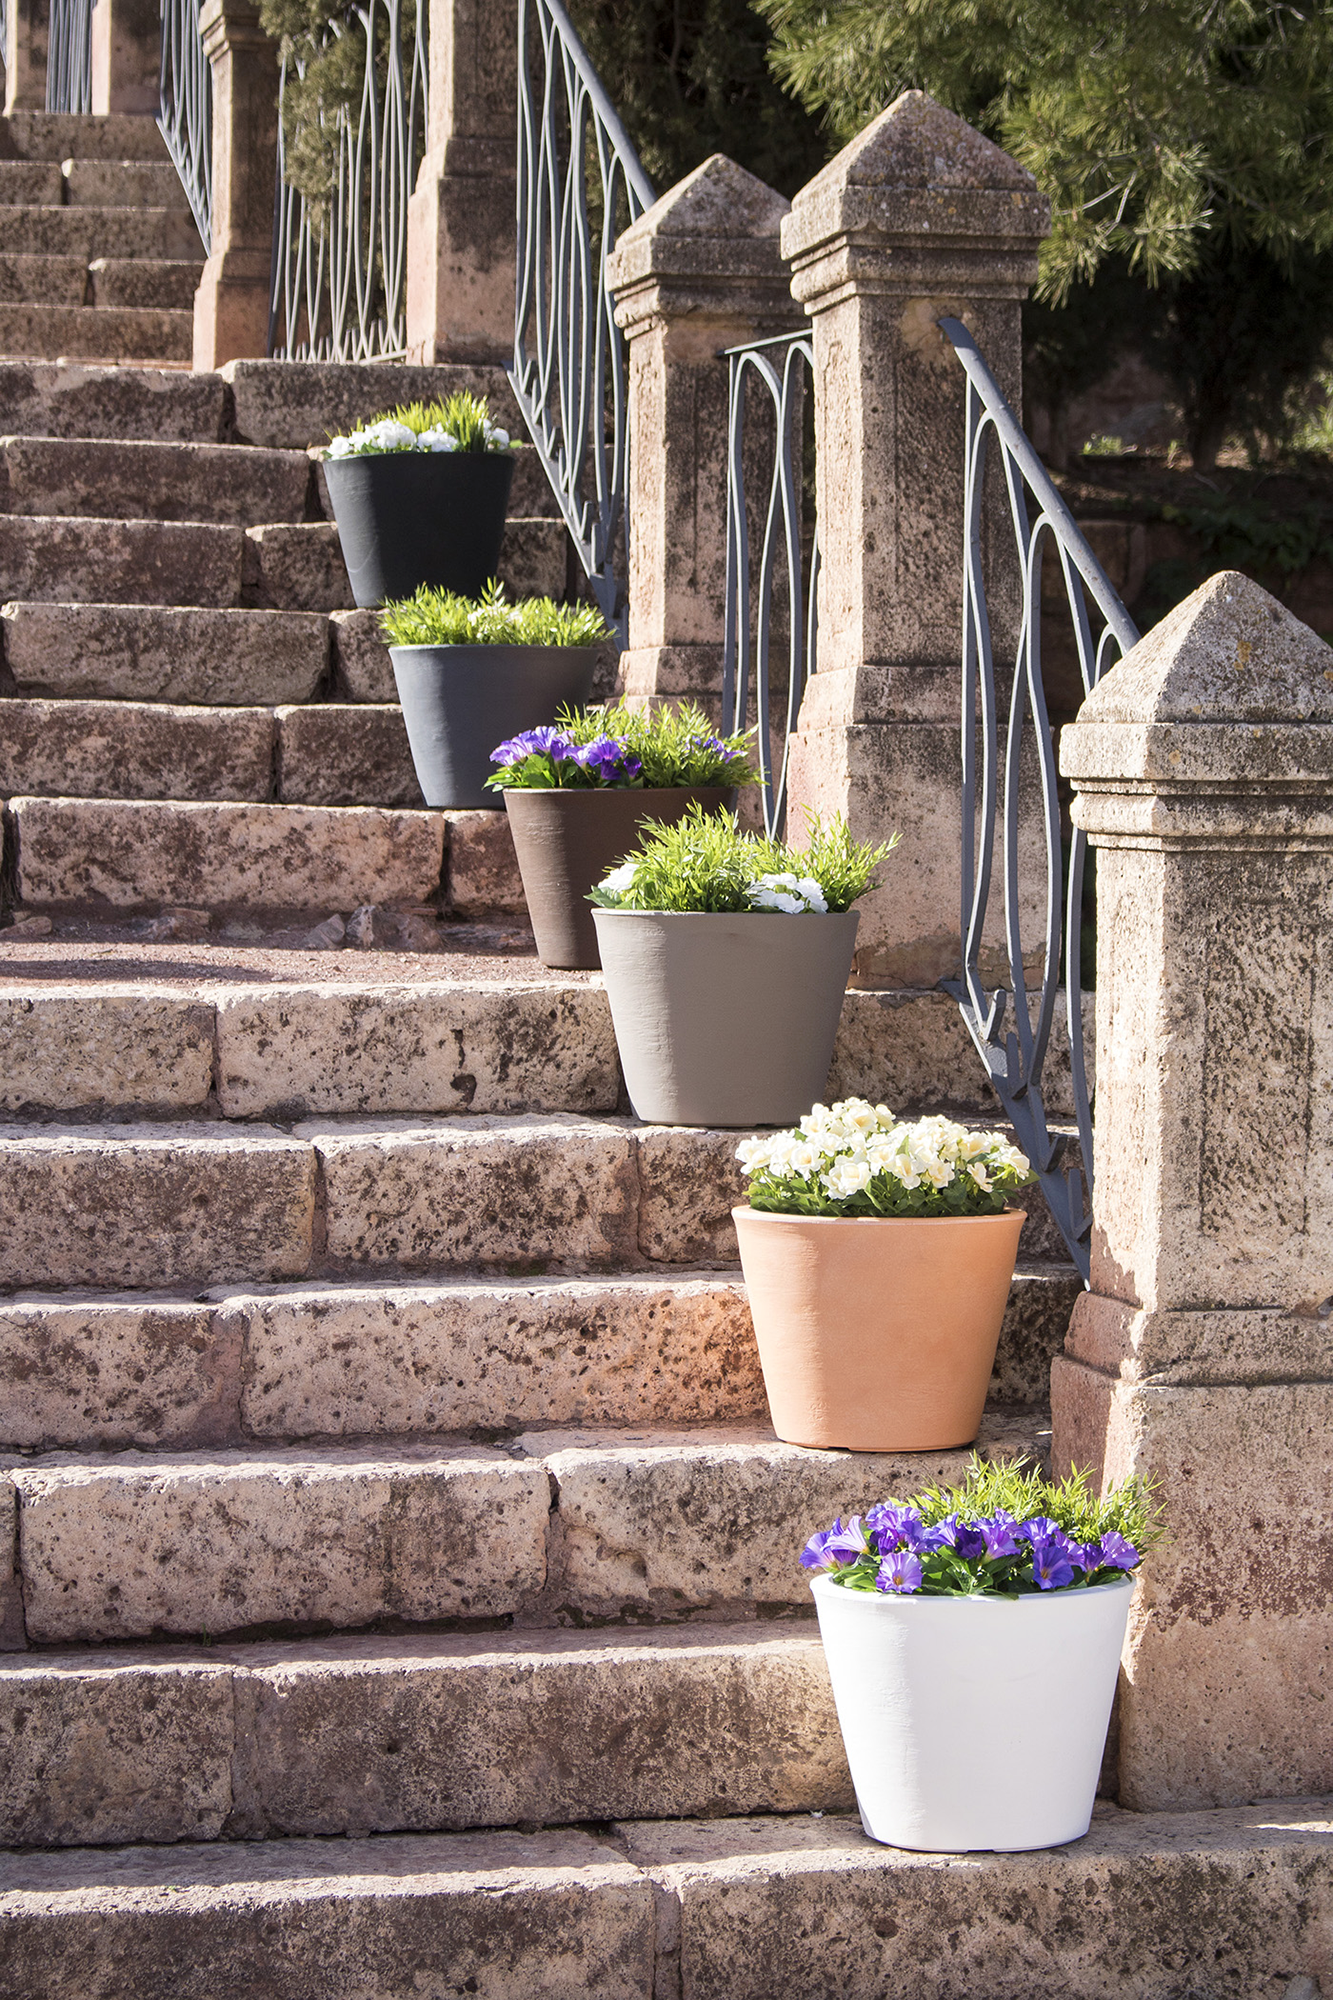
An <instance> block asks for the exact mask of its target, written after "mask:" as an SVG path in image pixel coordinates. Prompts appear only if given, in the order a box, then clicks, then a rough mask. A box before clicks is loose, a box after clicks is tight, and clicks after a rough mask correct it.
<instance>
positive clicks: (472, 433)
mask: <svg viewBox="0 0 1333 2000" xmlns="http://www.w3.org/2000/svg"><path fill="white" fill-rule="evenodd" d="M490 414H491V413H490V406H489V404H488V403H487V401H486V398H485V397H484V396H474V395H473V393H472V391H471V390H470V389H456V390H455V391H454V393H453V395H452V396H440V397H437V398H436V400H435V401H434V402H433V403H399V404H398V405H397V406H396V407H395V408H394V409H392V410H381V411H380V413H379V415H378V416H376V417H367V418H366V420H365V422H364V423H360V424H355V425H353V427H352V429H351V430H350V431H348V433H347V435H348V436H349V437H352V438H358V437H361V436H362V435H363V434H364V433H365V432H366V431H368V430H371V429H372V428H373V427H374V426H375V425H376V424H382V423H386V422H387V423H395V424H402V425H404V426H405V427H406V428H407V429H408V430H409V431H412V432H413V433H414V434H415V435H416V436H417V437H420V436H421V433H422V432H423V431H448V432H449V433H450V434H451V436H453V437H455V438H457V440H458V449H459V450H460V451H485V450H486V448H487V426H488V424H489V422H490Z"/></svg>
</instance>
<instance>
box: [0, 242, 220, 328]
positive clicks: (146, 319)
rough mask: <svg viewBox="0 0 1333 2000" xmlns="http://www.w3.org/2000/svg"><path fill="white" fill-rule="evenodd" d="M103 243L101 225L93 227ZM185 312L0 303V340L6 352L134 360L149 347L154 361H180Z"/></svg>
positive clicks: (187, 319)
mask: <svg viewBox="0 0 1333 2000" xmlns="http://www.w3.org/2000/svg"><path fill="white" fill-rule="evenodd" d="M98 235H99V237H101V238H102V247H104V245H105V226H104V227H103V229H102V230H100V231H99V232H98ZM189 337H190V315H189V313H188V312H152V311H134V310H132V309H130V308H127V307H115V306H100V307H93V306H44V305H24V306H0V342H3V344H4V352H5V353H6V354H22V353H24V352H25V351H26V352H27V353H28V354H30V355H32V356H33V357H34V358H37V359H41V360H52V361H54V360H58V359H62V358H64V357H66V356H67V357H69V358H70V359H71V360H72V359H74V358H76V357H77V358H82V359H87V360H89V361H94V360H96V361H105V360H107V359H113V360H125V361H134V360H136V359H137V358H138V357H139V356H140V355H141V354H144V353H145V352H149V353H151V354H152V355H153V358H154V360H158V361H185V360H187V359H188V358H189V357H188V353H187V351H186V350H187V348H188V345H189Z"/></svg>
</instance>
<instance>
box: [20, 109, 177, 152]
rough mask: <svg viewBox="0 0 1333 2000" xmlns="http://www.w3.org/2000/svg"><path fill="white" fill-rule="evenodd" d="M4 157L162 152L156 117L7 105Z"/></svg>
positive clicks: (163, 148) (162, 146)
mask: <svg viewBox="0 0 1333 2000" xmlns="http://www.w3.org/2000/svg"><path fill="white" fill-rule="evenodd" d="M5 147H6V150H5V157H6V159H15V160H69V159H75V158H78V159H81V160H161V159H164V158H165V157H166V149H165V146H164V144H163V140H162V134H161V133H160V132H159V131H158V129H157V122H156V120H155V119H152V118H143V117H140V116H137V115H134V114H131V113H127V112H119V113H118V112H110V113H107V114H105V115H102V114H100V113H99V114H98V116H97V118H96V120H95V121H94V120H93V119H92V118H89V117H87V116H86V115H85V114H84V113H82V112H78V111H11V112H10V113H9V114H8V116H7V117H6V119H5Z"/></svg>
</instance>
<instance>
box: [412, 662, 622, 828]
mask: <svg viewBox="0 0 1333 2000" xmlns="http://www.w3.org/2000/svg"><path fill="white" fill-rule="evenodd" d="M389 658H390V659H391V660H392V661H393V673H394V679H395V680H396V681H397V683H398V699H399V701H400V702H401V703H402V706H403V721H404V722H405V724H406V725H407V740H408V744H409V746H410V748H411V751H412V762H413V764H414V765H415V767H416V774H417V783H418V784H419V785H420V786H421V789H422V792H423V794H424V795H425V800H426V804H427V805H428V806H436V807H442V806H448V807H452V808H454V809H455V810H463V809H465V808H469V809H474V810H475V809H476V808H484V809H487V810H489V811H491V812H500V811H502V810H503V802H502V800H501V796H500V794H499V793H498V792H488V791H487V790H486V789H485V785H486V780H487V778H489V777H491V776H493V775H494V772H495V766H494V764H492V762H491V752H492V750H494V749H495V747H496V745H497V744H499V743H503V742H504V740H505V738H506V737H508V736H516V735H517V734H518V732H519V731H520V730H521V729H539V728H540V727H541V725H542V724H543V723H546V722H554V721H555V712H556V710H557V709H558V708H560V707H562V706H563V705H564V704H566V703H568V705H569V706H570V707H572V708H578V707H581V706H582V705H583V703H584V702H586V701H587V699H588V697H589V695H590V694H591V693H592V677H593V673H594V671H595V668H596V665H597V648H596V647H595V646H390V648H389Z"/></svg>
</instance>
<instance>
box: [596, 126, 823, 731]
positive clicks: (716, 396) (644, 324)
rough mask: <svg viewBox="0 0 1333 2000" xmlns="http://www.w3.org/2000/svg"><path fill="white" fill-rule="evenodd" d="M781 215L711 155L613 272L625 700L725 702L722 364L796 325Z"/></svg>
mask: <svg viewBox="0 0 1333 2000" xmlns="http://www.w3.org/2000/svg"><path fill="white" fill-rule="evenodd" d="M786 214H787V203H786V202H785V201H784V200H783V198H782V196H781V195H779V194H775V193H774V191H773V189H772V188H771V187H768V186H766V184H765V183H764V182H763V181H761V180H757V179H756V178H755V176H754V175H753V174H749V173H746V171H745V170H744V168H742V167H738V166H737V165H736V164H735V162H734V161H732V160H729V159H727V157H726V156H725V154H723V153H714V154H713V156H712V158H711V159H708V160H705V161H704V163H703V165H702V166H700V167H697V168H696V169H695V171H694V172H693V173H692V174H689V175H687V176H686V178H685V179H684V180H683V181H680V182H678V183H677V185H676V186H675V187H673V188H671V189H669V190H668V191H667V193H666V194H664V195H663V196H662V198H661V200H660V201H657V202H655V203H654V204H653V206H652V207H651V208H650V209H648V210H647V211H646V213H644V214H643V215H641V216H640V217H639V219H638V221H637V222H635V223H634V224H633V225H632V226H631V227H630V228H629V229H627V230H626V231H625V233H624V235H623V236H622V237H621V238H620V240H619V242H618V243H617V244H616V247H615V250H614V251H613V253H612V255H611V257H610V259H609V260H608V264H607V281H608V283H609V285H610V287H611V290H612V292H613V293H614V295H615V301H616V307H615V312H616V324H617V326H619V327H621V328H622V329H623V331H624V332H625V334H626V335H627V337H628V340H629V387H628V401H629V437H630V470H629V487H628V500H627V512H628V518H629V629H628V647H627V650H626V651H625V652H624V653H623V654H622V656H621V663H620V672H621V686H622V688H623V691H624V693H625V695H626V696H627V698H628V699H630V700H631V701H633V702H646V701H650V700H654V699H658V698H661V699H671V698H676V699H685V698H693V699H695V700H697V701H700V702H703V703H705V704H706V705H707V706H708V707H709V708H710V709H711V710H713V711H714V712H716V710H717V707H718V700H719V697H720V695H721V692H722V641H723V614H724V602H725V592H726V567H727V405H728V369H727V363H726V361H725V360H724V359H723V358H722V352H721V350H722V349H723V348H726V347H735V346H738V345H739V344H740V343H741V342H743V341H747V340H756V339H758V340H762V339H765V338H766V337H767V336H768V335H770V334H775V333H781V332H785V331H787V330H788V329H789V328H790V326H791V324H792V318H793V315H792V306H791V294H790V291H789V290H788V285H787V274H786V269H785V267H784V265H783V263H782V258H781V255H780V253H779V249H778V231H779V228H780V226H781V223H782V219H783V217H784V216H785V215H786Z"/></svg>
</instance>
